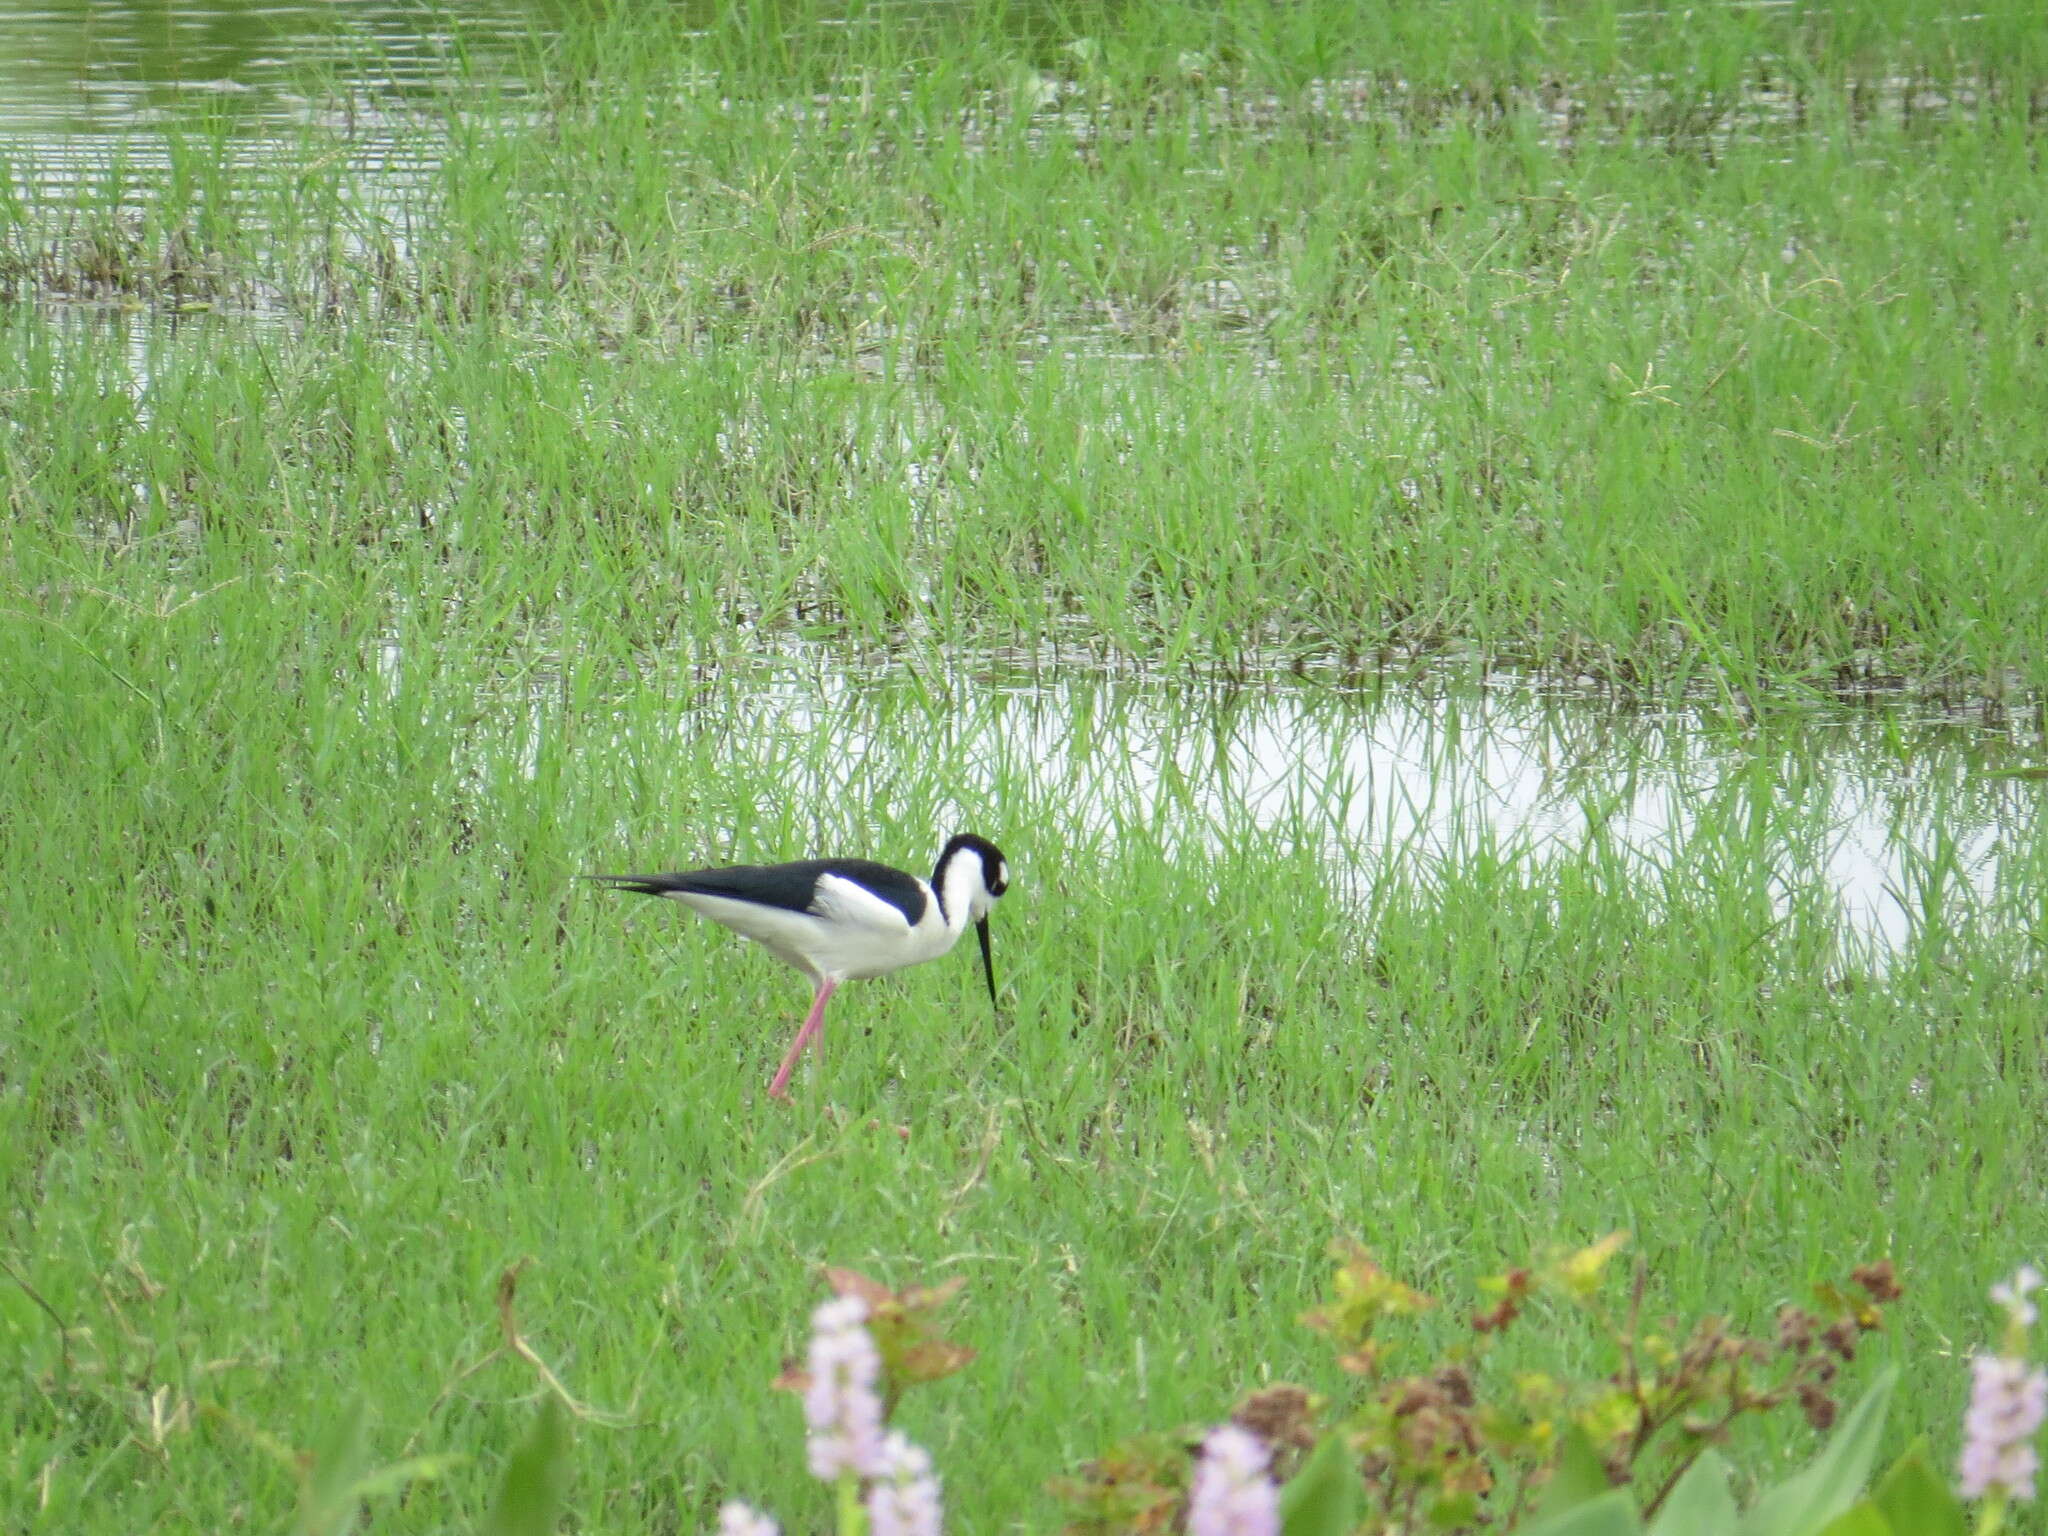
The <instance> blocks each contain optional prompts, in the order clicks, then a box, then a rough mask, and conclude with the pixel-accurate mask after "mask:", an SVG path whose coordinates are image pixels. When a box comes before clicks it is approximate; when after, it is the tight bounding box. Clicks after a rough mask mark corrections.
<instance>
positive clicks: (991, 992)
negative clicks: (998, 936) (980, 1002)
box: [974, 917, 996, 1002]
mask: <svg viewBox="0 0 2048 1536" xmlns="http://www.w3.org/2000/svg"><path fill="white" fill-rule="evenodd" d="M974 931H975V932H976V933H977V934H979V935H980V936H981V969H982V971H983V973H984V974H986V975H987V977H988V1000H989V1001H990V1002H994V1001H995V1000H996V962H995V957H994V956H993V955H991V954H990V953H989V952H988V919H987V918H985V917H983V918H977V919H976V920H975V924H974Z"/></svg>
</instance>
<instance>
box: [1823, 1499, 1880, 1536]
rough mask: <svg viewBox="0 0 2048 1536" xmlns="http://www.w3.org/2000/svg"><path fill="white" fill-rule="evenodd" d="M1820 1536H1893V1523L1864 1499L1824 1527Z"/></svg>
mask: <svg viewBox="0 0 2048 1536" xmlns="http://www.w3.org/2000/svg"><path fill="white" fill-rule="evenodd" d="M1818 1536H1893V1532H1892V1523H1891V1521H1889V1520H1887V1519H1885V1517H1884V1516H1883V1515H1882V1514H1880V1513H1878V1508H1877V1506H1876V1505H1875V1504H1873V1503H1871V1502H1870V1500H1868V1499H1863V1500H1861V1501H1860V1502H1858V1503H1855V1504H1851V1505H1850V1506H1849V1507H1848V1509H1847V1510H1845V1511H1844V1512H1843V1513H1841V1514H1839V1515H1837V1516H1835V1518H1834V1519H1832V1520H1830V1521H1829V1522H1828V1523H1827V1524H1826V1525H1824V1526H1822V1527H1821V1528H1820V1531H1819V1533H1818Z"/></svg>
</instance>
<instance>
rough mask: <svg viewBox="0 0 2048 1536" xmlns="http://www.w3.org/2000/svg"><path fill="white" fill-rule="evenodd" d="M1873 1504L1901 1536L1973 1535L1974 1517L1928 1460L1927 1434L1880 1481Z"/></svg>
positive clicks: (1878, 1481) (1874, 1493)
mask: <svg viewBox="0 0 2048 1536" xmlns="http://www.w3.org/2000/svg"><path fill="white" fill-rule="evenodd" d="M1871 1502H1872V1503H1873V1504H1875V1505H1876V1506H1877V1507H1878V1508H1879V1509H1881V1510H1883V1511H1884V1517H1885V1519H1886V1520H1888V1521H1890V1522H1891V1527H1892V1529H1893V1530H1895V1531H1897V1532H1899V1533H1900V1536H1906V1533H1908V1532H1910V1533H1912V1536H1969V1530H1970V1517H1969V1516H1968V1514H1966V1513H1965V1512H1964V1510H1963V1503H1962V1500H1960V1499H1958V1498H1957V1497H1956V1494H1955V1490H1954V1489H1953V1488H1951V1487H1950V1486H1949V1484H1948V1479H1947V1478H1945V1477H1943V1476H1942V1475H1941V1474H1940V1473H1939V1472H1937V1471H1935V1470H1934V1466H1933V1464H1932V1463H1931V1462H1929V1460H1928V1459H1927V1437H1926V1436H1924V1435H1923V1436H1921V1437H1920V1438H1919V1439H1918V1440H1915V1441H1914V1442H1913V1443H1912V1444H1911V1445H1909V1446H1907V1447H1906V1454H1905V1455H1903V1456H1901V1457H1900V1458H1899V1459H1898V1460H1897V1461H1895V1462H1893V1463H1892V1469H1891V1471H1889V1472H1887V1473H1885V1475H1884V1476H1883V1477H1881V1478H1879V1479H1878V1480H1877V1488H1876V1490H1875V1491H1874V1492H1873V1493H1872V1494H1871Z"/></svg>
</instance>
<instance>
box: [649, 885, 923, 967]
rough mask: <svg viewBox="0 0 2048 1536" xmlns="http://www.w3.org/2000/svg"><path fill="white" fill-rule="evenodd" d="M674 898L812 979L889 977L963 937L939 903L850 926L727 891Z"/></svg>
mask: <svg viewBox="0 0 2048 1536" xmlns="http://www.w3.org/2000/svg"><path fill="white" fill-rule="evenodd" d="M675 899H676V900H678V901H680V902H682V903H683V905H684V906H686V907H688V908H690V910H691V911H693V912H697V913H700V914H701V915H703V916H705V917H708V918H710V919H711V920H712V921H713V922H715V923H718V924H721V925H722V926H724V927H727V928H730V929H732V931H733V932H734V933H737V934H739V935H741V936H742V937H744V938H749V939H752V940H753V941H754V942H755V943H756V944H759V945H760V946H761V947H762V948H764V949H766V950H768V951H769V952H770V953H772V954H773V955H775V956H776V958H778V959H780V960H781V961H783V962H784V963H785V964H787V965H791V966H794V967H795V968H796V969H797V970H799V971H802V972H803V973H804V974H805V975H806V976H809V977H810V978H811V979H812V980H813V981H818V980H822V979H823V978H824V977H827V976H832V977H836V978H838V979H840V980H842V981H851V980H859V979H862V978H865V977H869V976H886V975H887V974H888V973H889V972H891V971H900V970H902V969H903V968H904V967H905V966H907V965H918V964H921V963H922V962H924V961H926V960H935V959H937V958H938V957H939V956H940V955H943V954H944V953H945V952H946V951H947V950H949V949H951V948H952V947H953V942H954V940H955V939H956V938H958V937H959V936H958V935H957V934H955V933H953V932H951V931H950V930H948V929H947V928H946V927H945V925H944V924H942V923H941V922H939V921H938V911H937V904H936V903H933V904H932V906H930V907H929V908H927V910H926V912H925V918H924V921H923V922H920V923H918V924H916V925H915V926H912V925H910V924H908V923H904V924H901V925H900V926H897V927H895V928H894V929H893V931H892V930H891V929H889V928H885V927H881V926H879V925H875V926H866V925H859V926H855V925H849V924H846V923H844V922H835V921H833V920H831V919H829V918H824V917H820V916H818V915H817V914H815V913H811V912H792V911H790V910H788V909H787V908H785V907H765V906H761V905H758V904H757V903H754V902H751V901H737V900H734V899H733V898H731V897H729V896H705V895H700V894H698V893H695V892H677V893H675Z"/></svg>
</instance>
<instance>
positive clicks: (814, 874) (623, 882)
mask: <svg viewBox="0 0 2048 1536" xmlns="http://www.w3.org/2000/svg"><path fill="white" fill-rule="evenodd" d="M826 875H838V876H839V877H840V878H841V879H844V880H851V881H853V882H854V884H856V885H859V886H864V887H865V888H866V889H868V890H870V891H872V892H874V894H875V896H876V897H877V898H878V899H880V900H882V901H886V902H887V903H888V904H889V905H890V906H892V907H894V908H895V909H896V910H897V911H898V912H901V913H902V914H903V920H904V921H905V922H907V923H911V924H915V923H916V922H917V920H918V919H919V918H921V917H923V916H924V909H925V893H924V887H923V886H922V885H921V884H919V883H918V881H917V880H916V878H915V877H913V876H910V875H906V874H905V873H904V872H903V871H902V870H900V869H892V868H891V867H890V866H889V865H887V864H877V863H876V862H875V861H874V860H873V859H798V860H795V861H794V862H792V863H788V864H730V865H726V866H725V867H723V868H719V869H689V870H682V871H679V872H677V873H675V874H670V875H598V876H594V877H593V878H595V879H598V880H601V881H603V882H604V883H605V884H607V885H610V886H611V887H612V888H613V889H614V890H623V891H637V892H639V893H640V894H641V895H643V896H669V895H673V894H675V893H676V892H683V893H685V894H687V895H692V896H723V897H724V898H726V899H727V900H728V901H746V902H751V903H753V904H754V905H755V906H757V907H779V908H781V909H782V910H783V911H785V912H808V911H810V910H811V908H812V898H813V897H814V896H815V894H816V892H817V889H818V881H819V880H820V879H822V878H823V877H824V876H826Z"/></svg>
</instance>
